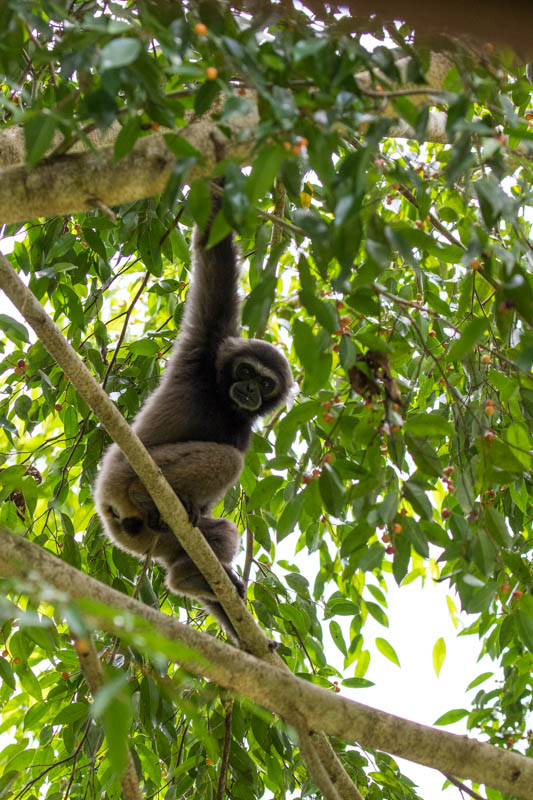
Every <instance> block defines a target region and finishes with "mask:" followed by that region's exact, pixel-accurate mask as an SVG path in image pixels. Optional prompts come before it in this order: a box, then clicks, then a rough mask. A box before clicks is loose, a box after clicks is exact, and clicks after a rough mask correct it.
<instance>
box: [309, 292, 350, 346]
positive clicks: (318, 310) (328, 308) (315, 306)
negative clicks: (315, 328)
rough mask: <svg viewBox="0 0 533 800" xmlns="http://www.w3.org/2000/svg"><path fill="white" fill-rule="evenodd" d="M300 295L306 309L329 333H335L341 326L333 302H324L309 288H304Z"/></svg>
mask: <svg viewBox="0 0 533 800" xmlns="http://www.w3.org/2000/svg"><path fill="white" fill-rule="evenodd" d="M299 297H300V300H301V303H302V305H303V307H304V308H305V310H306V311H308V312H309V314H310V315H311V316H312V317H314V318H315V319H316V321H317V322H319V323H320V324H321V325H322V327H323V328H325V329H326V330H327V331H328V332H329V333H333V331H335V330H336V329H337V328H338V327H339V322H338V319H337V312H336V310H335V308H334V307H333V305H332V304H331V303H326V302H324V300H321V299H320V298H319V297H317V296H316V295H315V294H313V292H311V291H308V290H307V289H302V291H301V292H299ZM343 338H344V337H343Z"/></svg>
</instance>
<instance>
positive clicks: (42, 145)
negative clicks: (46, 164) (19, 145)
mask: <svg viewBox="0 0 533 800" xmlns="http://www.w3.org/2000/svg"><path fill="white" fill-rule="evenodd" d="M56 127H57V122H56V120H55V119H54V117H52V116H51V115H50V114H38V115H37V116H35V117H32V118H31V119H29V120H28V121H27V122H26V123H25V125H24V139H25V142H26V164H27V166H28V167H29V168H30V169H31V168H32V167H34V166H35V165H36V164H37V162H38V161H40V160H41V158H42V157H43V156H44V155H45V153H46V152H47V150H48V149H49V147H50V145H51V143H52V139H53V136H54V133H55V130H56Z"/></svg>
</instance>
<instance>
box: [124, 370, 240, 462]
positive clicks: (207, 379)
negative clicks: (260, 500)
mask: <svg viewBox="0 0 533 800" xmlns="http://www.w3.org/2000/svg"><path fill="white" fill-rule="evenodd" d="M252 422H253V418H252V419H251V418H250V415H248V414H246V415H243V414H242V413H241V412H240V411H239V410H238V409H237V408H235V406H234V404H233V403H231V401H230V398H229V395H228V393H227V390H226V387H225V385H223V386H221V385H220V384H219V382H218V380H217V378H216V370H215V359H214V358H213V356H212V355H211V354H203V356H200V357H199V358H197V359H196V360H194V361H193V363H186V362H185V361H184V360H182V359H177V360H176V362H175V363H173V364H170V365H169V366H168V367H167V370H166V371H165V372H164V373H163V377H162V380H161V383H160V385H159V387H158V388H157V389H156V390H155V391H154V392H153V394H152V395H151V396H150V397H149V398H148V400H147V401H146V404H145V406H144V408H143V409H142V411H141V412H140V413H139V415H138V417H137V419H136V420H135V422H134V424H133V429H134V430H135V432H136V433H137V434H138V436H139V437H140V438H141V440H142V441H143V443H144V444H145V445H146V446H151V445H156V444H162V443H163V442H165V443H166V442H189V441H198V442H217V443H219V444H229V445H232V446H233V447H236V448H237V449H238V450H240V451H241V452H245V451H246V450H247V449H248V446H249V444H250V436H251V427H252Z"/></svg>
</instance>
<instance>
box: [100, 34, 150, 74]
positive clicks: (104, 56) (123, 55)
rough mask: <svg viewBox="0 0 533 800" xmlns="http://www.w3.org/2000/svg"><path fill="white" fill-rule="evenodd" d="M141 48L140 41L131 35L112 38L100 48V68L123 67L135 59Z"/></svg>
mask: <svg viewBox="0 0 533 800" xmlns="http://www.w3.org/2000/svg"><path fill="white" fill-rule="evenodd" d="M141 49H142V48H141V43H140V41H139V40H138V39H133V38H131V37H124V38H123V39H113V41H111V42H109V44H106V46H105V47H103V48H102V52H101V53H100V66H101V68H102V70H105V69H117V68H118V67H125V66H127V65H128V64H132V63H133V62H134V61H135V59H136V58H137V56H138V55H139V54H140V52H141Z"/></svg>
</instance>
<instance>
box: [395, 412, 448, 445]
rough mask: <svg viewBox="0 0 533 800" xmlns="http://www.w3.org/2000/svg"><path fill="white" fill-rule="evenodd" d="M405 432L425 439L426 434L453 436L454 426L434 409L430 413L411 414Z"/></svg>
mask: <svg viewBox="0 0 533 800" xmlns="http://www.w3.org/2000/svg"><path fill="white" fill-rule="evenodd" d="M405 432H406V433H409V434H411V436H418V437H420V438H422V439H423V438H424V437H425V436H438V437H441V436H451V435H452V433H453V427H452V425H451V424H450V423H449V422H448V420H447V419H444V417H442V416H441V415H440V414H438V413H437V412H434V411H432V412H430V413H429V414H410V415H409V416H408V417H407V420H406V423H405Z"/></svg>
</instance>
